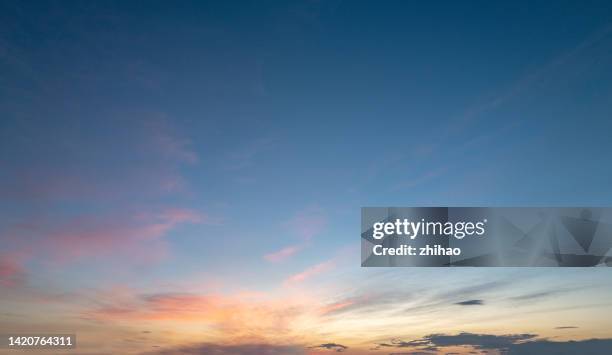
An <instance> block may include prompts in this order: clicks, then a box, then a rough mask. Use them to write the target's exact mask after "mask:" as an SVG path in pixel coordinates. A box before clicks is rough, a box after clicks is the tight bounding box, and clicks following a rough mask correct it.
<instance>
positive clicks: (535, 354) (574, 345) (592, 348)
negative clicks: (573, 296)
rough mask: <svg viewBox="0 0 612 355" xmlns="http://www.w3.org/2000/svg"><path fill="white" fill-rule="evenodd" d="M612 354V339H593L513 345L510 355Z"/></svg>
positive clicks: (509, 351)
mask: <svg viewBox="0 0 612 355" xmlns="http://www.w3.org/2000/svg"><path fill="white" fill-rule="evenodd" d="M611 352H612V339H591V340H583V341H563V342H556V341H548V340H538V341H530V342H526V343H520V344H513V345H512V346H510V348H509V349H508V355H573V354H588V355H607V354H610V353H611Z"/></svg>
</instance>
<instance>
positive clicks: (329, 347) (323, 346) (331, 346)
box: [310, 343, 348, 352]
mask: <svg viewBox="0 0 612 355" xmlns="http://www.w3.org/2000/svg"><path fill="white" fill-rule="evenodd" d="M310 348H311V349H317V348H318V349H327V350H334V351H336V352H343V351H344V350H346V349H348V346H344V345H342V344H336V343H325V344H320V345H315V346H311V347H310Z"/></svg>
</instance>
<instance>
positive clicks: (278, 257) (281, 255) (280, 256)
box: [264, 245, 302, 263]
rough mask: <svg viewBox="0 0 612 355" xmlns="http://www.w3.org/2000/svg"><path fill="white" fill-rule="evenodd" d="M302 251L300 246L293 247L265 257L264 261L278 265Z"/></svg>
mask: <svg viewBox="0 0 612 355" xmlns="http://www.w3.org/2000/svg"><path fill="white" fill-rule="evenodd" d="M300 249H302V248H301V246H299V245H291V246H288V247H286V248H283V249H281V250H279V251H276V252H273V253H270V254H266V255H264V259H266V260H268V261H269V262H272V263H278V262H281V261H284V260H286V259H288V258H289V257H291V256H293V255H294V254H295V253H297V252H298V251H300Z"/></svg>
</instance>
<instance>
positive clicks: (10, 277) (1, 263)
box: [0, 255, 25, 287]
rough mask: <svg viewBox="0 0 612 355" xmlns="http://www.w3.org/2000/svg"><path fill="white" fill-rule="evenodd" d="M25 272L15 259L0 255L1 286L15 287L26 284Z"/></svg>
mask: <svg viewBox="0 0 612 355" xmlns="http://www.w3.org/2000/svg"><path fill="white" fill-rule="evenodd" d="M24 282H25V271H24V269H23V267H22V265H21V264H20V263H19V262H17V260H15V258H12V257H9V256H6V255H0V286H1V287H15V286H19V285H22V284H24Z"/></svg>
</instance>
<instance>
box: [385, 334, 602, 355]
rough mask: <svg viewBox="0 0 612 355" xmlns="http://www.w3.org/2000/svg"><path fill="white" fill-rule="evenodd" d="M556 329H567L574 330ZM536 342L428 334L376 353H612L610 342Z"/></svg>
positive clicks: (523, 337) (525, 337) (521, 337)
mask: <svg viewBox="0 0 612 355" xmlns="http://www.w3.org/2000/svg"><path fill="white" fill-rule="evenodd" d="M559 328H562V329H567V328H574V327H559ZM537 338H538V335H537V334H528V333H525V334H508V335H491V334H475V333H467V332H462V333H459V334H456V335H450V334H430V335H426V336H424V337H423V338H421V339H414V340H407V341H405V340H399V339H394V340H391V341H390V342H387V343H379V344H377V347H376V348H375V350H381V349H384V348H405V349H406V350H413V352H410V351H408V352H405V353H402V354H414V353H430V352H429V351H440V350H444V348H446V347H451V346H453V347H467V348H472V349H474V350H478V351H479V352H480V353H489V352H495V353H498V352H501V353H503V354H507V355H572V354H585V355H586V354H588V355H605V354H610V353H611V351H610V349H612V339H590V340H582V341H573V340H570V341H550V340H546V339H537ZM470 353H476V352H470ZM394 354H398V353H394ZM447 354H452V353H447Z"/></svg>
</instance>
